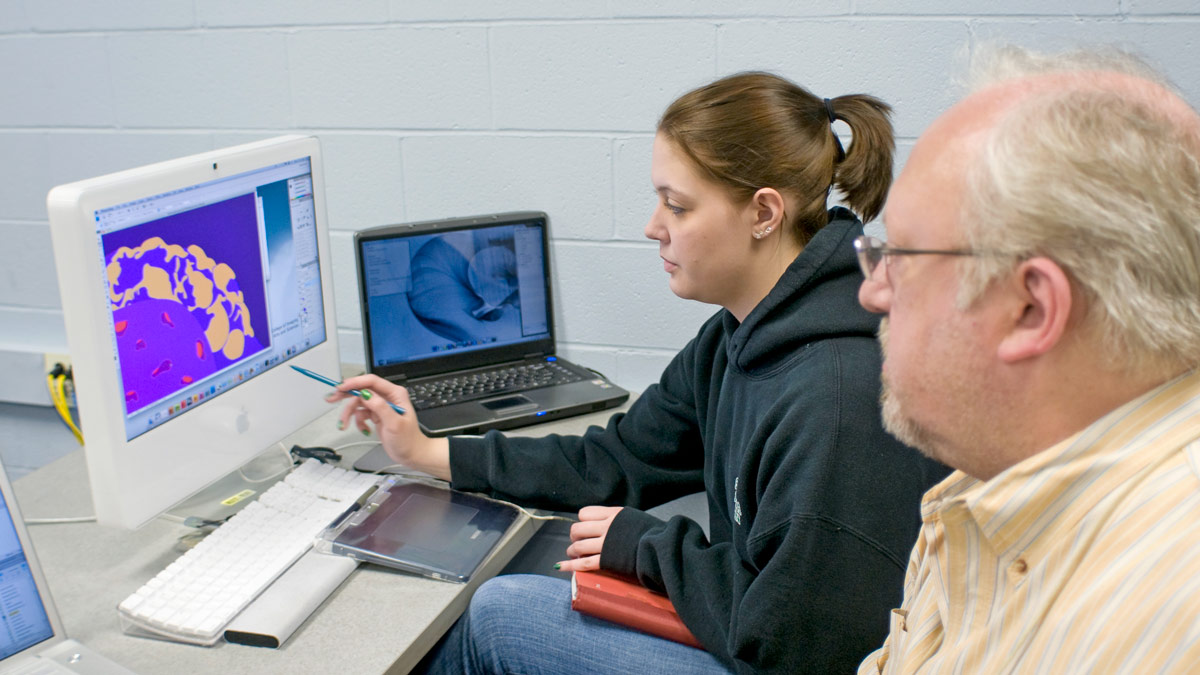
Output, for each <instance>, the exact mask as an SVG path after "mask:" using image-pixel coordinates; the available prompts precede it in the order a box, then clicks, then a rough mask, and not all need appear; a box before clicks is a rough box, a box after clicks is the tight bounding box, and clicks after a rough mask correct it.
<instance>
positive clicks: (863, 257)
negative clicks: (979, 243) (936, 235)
mask: <svg viewBox="0 0 1200 675" xmlns="http://www.w3.org/2000/svg"><path fill="white" fill-rule="evenodd" d="M854 252H855V253H857V254H858V266H859V267H860V268H861V269H862V273H863V276H864V277H866V278H868V279H870V278H872V276H873V275H874V274H875V269H876V268H877V267H879V263H881V262H883V259H884V258H886V257H887V256H889V255H979V251H975V250H973V249H969V248H940V249H935V248H893V247H891V246H888V245H887V242H884V241H881V240H879V239H876V238H875V237H869V236H867V235H863V236H861V237H856V238H855V239H854Z"/></svg>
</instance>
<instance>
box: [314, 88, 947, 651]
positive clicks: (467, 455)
mask: <svg viewBox="0 0 1200 675" xmlns="http://www.w3.org/2000/svg"><path fill="white" fill-rule="evenodd" d="M889 114H890V108H889V107H888V106H887V105H886V104H884V103H883V102H881V101H879V100H877V99H875V98H872V97H870V96H865V95H851V96H841V97H838V98H835V99H821V98H817V97H815V96H813V95H812V94H810V93H809V92H807V91H806V90H804V89H802V88H800V87H798V86H796V85H794V84H792V83H790V82H788V81H786V80H784V79H781V78H779V77H776V76H774V75H770V74H766V73H742V74H738V75H733V76H730V77H726V78H723V79H721V80H718V81H716V82H714V83H712V84H710V85H707V86H705V87H702V88H700V89H697V90H695V91H692V92H690V93H688V94H685V95H684V96H683V97H681V98H679V99H678V100H677V101H675V102H674V103H672V104H671V106H670V107H669V108H668V109H667V111H666V113H664V115H663V117H662V120H661V121H660V122H659V125H658V133H657V135H656V136H655V139H654V150H653V156H652V171H651V179H652V181H653V184H654V189H655V191H656V192H657V193H658V195H659V204H658V206H657V207H656V208H655V211H654V213H653V215H652V216H651V218H650V221H649V223H647V225H646V236H647V237H649V238H651V239H653V240H655V241H657V242H658V243H659V254H660V255H661V257H662V260H663V268H664V270H665V271H666V273H667V274H668V275H669V277H670V281H669V284H670V286H671V290H672V291H673V292H674V293H675V294H676V295H678V296H680V297H682V298H689V299H693V300H698V301H701V302H707V303H713V304H718V305H720V306H722V307H723V308H724V309H723V310H721V311H719V312H717V314H715V315H714V316H713V317H712V318H711V319H709V320H708V321H707V322H706V323H705V324H704V325H703V326H702V327H701V328H700V332H699V333H698V334H697V335H696V337H695V338H694V339H693V340H692V341H691V342H690V343H689V344H688V345H687V346H686V347H685V348H684V349H683V351H681V352H680V353H679V354H678V356H676V357H675V359H674V360H673V361H672V362H671V364H670V365H669V366H668V367H667V369H666V371H665V372H664V373H663V375H662V379H661V381H660V382H659V383H658V384H657V385H655V386H651V387H649V388H648V389H647V390H646V391H644V392H643V393H642V394H641V396H640V397H638V399H637V400H636V402H634V404H633V405H632V406H631V407H630V409H629V411H628V412H627V413H624V414H616V415H614V416H613V417H612V419H611V420H610V421H609V423H608V426H607V428H605V429H601V428H599V427H593V428H591V429H590V430H589V431H588V432H587V433H586V434H584V435H583V436H576V437H555V436H551V437H546V438H516V437H514V438H509V437H506V436H504V435H503V434H501V433H498V432H491V433H489V434H487V435H486V436H484V437H482V438H463V437H460V438H450V439H445V438H438V439H433V438H427V437H425V436H424V435H423V434H422V433H421V431H420V429H419V428H418V426H417V420H416V416H415V415H414V414H411V413H410V414H406V415H398V414H396V413H395V412H393V411H392V410H391V408H389V407H388V406H387V401H392V402H394V403H397V404H399V405H401V406H404V407H406V408H408V409H409V410H411V409H412V406H411V404H410V401H409V398H408V395H407V393H406V391H405V390H404V389H402V388H400V387H397V386H394V385H391V384H389V383H387V382H384V381H383V380H380V379H379V378H376V377H373V376H362V377H356V378H352V379H349V380H347V381H346V382H344V383H342V385H341V386H340V387H339V390H340V391H339V393H335V394H333V395H332V396H331V400H339V399H342V398H347V395H346V394H345V393H342V392H345V391H347V390H349V389H353V388H368V389H370V390H372V391H373V392H375V393H377V394H380V396H374V397H370V398H368V399H367V400H359V399H354V400H352V401H351V402H350V403H349V405H348V406H347V407H346V409H345V410H344V411H343V413H342V422H341V423H343V424H344V423H347V422H350V421H351V419H353V421H354V422H356V423H357V425H358V426H359V428H361V429H363V430H364V431H365V430H367V429H368V426H367V424H368V422H369V423H370V424H372V425H374V426H375V428H376V429H377V431H378V433H379V437H380V439H381V441H382V442H383V444H384V447H385V448H386V449H387V452H388V454H389V455H390V456H391V457H392V458H393V459H395V460H396V461H397V462H399V463H401V464H404V465H407V466H410V467H413V468H416V469H420V470H423V471H426V472H429V473H432V474H434V475H437V476H440V477H442V478H445V479H447V480H450V481H452V485H453V487H455V488H458V489H462V490H470V491H478V492H486V493H489V494H493V495H495V496H497V497H501V498H503V499H508V500H513V501H517V502H521V503H524V504H527V505H531V506H536V507H544V508H552V509H557V510H567V509H576V508H581V507H582V509H581V510H580V512H579V522H578V523H576V524H574V525H573V526H572V527H571V539H572V543H571V545H570V547H569V548H568V549H567V552H566V553H567V557H568V559H567V560H565V561H563V562H562V563H560V566H561V569H564V570H581V569H596V568H602V569H605V570H611V571H613V572H616V573H619V574H624V575H628V576H630V577H634V578H636V579H638V580H639V581H640V582H641V583H642V584H644V585H645V586H648V587H650V588H654V589H656V590H660V591H663V592H665V593H666V594H667V595H668V596H669V597H670V598H671V600H672V602H673V603H674V604H675V607H676V609H677V610H678V611H679V615H680V617H681V618H682V619H683V621H684V623H685V624H686V625H687V626H688V628H690V629H691V631H692V633H693V634H695V636H696V637H697V638H698V639H699V640H700V642H701V643H702V644H703V645H704V647H705V648H706V650H707V651H701V650H696V649H692V648H690V647H686V646H683V645H679V644H676V643H673V642H667V641H665V640H660V639H658V638H654V637H650V636H647V635H644V634H641V633H638V632H634V631H631V630H626V629H624V628H622V627H619V626H615V625H613V624H608V623H607V622H603V621H598V620H593V619H590V618H587V617H584V616H582V615H579V614H578V613H576V612H572V611H571V610H570V609H569V595H570V591H569V587H568V582H567V581H565V580H562V579H557V578H551V577H543V576H534V575H514V576H506V577H498V578H496V579H493V580H491V581H489V582H488V583H486V584H484V585H483V586H482V587H481V588H480V589H479V591H478V592H477V593H476V595H475V597H474V599H473V600H472V602H471V606H470V609H469V610H468V611H467V613H466V614H465V615H464V617H463V619H462V620H460V621H459V623H458V624H457V625H456V626H455V627H454V628H453V629H452V630H451V632H450V633H449V634H448V635H447V637H446V639H445V640H444V641H443V643H442V644H441V645H440V646H439V648H438V651H437V653H435V654H434V655H433V657H432V658H431V670H434V671H437V672H454V673H461V672H505V673H507V672H522V673H531V672H571V673H578V672H605V671H618V672H639V673H655V672H672V673H676V672H696V671H699V672H706V671H712V672H725V671H728V670H731V669H733V670H739V671H741V670H755V671H757V670H776V669H778V670H787V671H789V672H807V671H813V672H851V671H853V670H854V669H856V668H857V666H858V663H859V662H860V661H861V659H862V658H863V656H864V655H866V654H867V653H869V652H870V651H871V650H872V649H874V648H875V647H877V646H878V644H879V643H880V641H881V640H882V638H883V637H884V636H885V635H886V633H887V630H888V618H889V611H890V610H891V609H892V608H893V607H896V606H897V603H898V602H899V601H900V598H901V595H902V583H903V579H904V572H905V567H906V564H907V560H908V555H909V551H910V549H911V548H912V544H913V542H914V540H915V538H916V535H917V529H918V524H919V514H918V504H919V501H920V497H921V495H922V493H923V492H924V491H925V490H926V488H928V487H930V486H932V485H933V484H934V483H935V482H937V480H939V479H940V478H941V477H942V476H943V475H944V474H945V473H946V470H945V469H944V468H943V467H941V466H940V465H937V464H934V463H933V462H931V461H929V460H927V459H924V458H922V457H921V456H919V455H918V454H917V453H915V452H914V451H912V450H910V449H909V448H907V447H905V446H903V445H901V444H900V443H899V442H897V441H896V440H895V439H893V438H892V437H890V436H889V435H887V434H886V433H885V432H884V431H883V429H882V427H881V423H880V413H879V407H878V400H879V372H880V355H879V349H878V345H877V343H876V340H875V332H876V330H877V328H878V320H877V319H876V318H875V317H874V316H872V315H871V314H869V313H867V312H866V311H865V310H863V309H862V308H861V307H860V306H859V304H858V302H857V292H858V286H859V283H860V282H861V281H862V277H861V273H860V272H859V268H858V264H857V262H856V259H855V254H854V251H853V248H852V245H851V242H852V241H853V240H854V238H855V237H856V236H858V235H859V234H861V233H862V225H861V223H860V222H859V220H858V218H856V217H855V215H854V213H852V212H851V211H850V210H848V209H845V208H841V207H838V208H833V209H829V208H828V207H827V205H826V202H827V199H828V196H829V193H830V191H831V189H832V188H833V187H837V188H838V189H840V190H841V192H842V193H843V194H844V195H845V201H846V202H847V203H848V204H849V205H850V206H851V207H852V208H853V209H854V210H855V211H857V212H858V213H860V214H861V215H862V216H863V217H864V218H865V219H871V218H873V217H875V216H876V215H877V214H878V213H879V210H880V208H881V206H882V204H883V200H884V197H885V195H886V193H887V189H888V186H889V185H890V182H891V176H892V152H893V147H894V142H893V136H892V129H891V125H890V123H889V121H888V116H889ZM834 120H842V121H844V122H845V123H846V124H847V125H849V127H850V129H851V131H852V133H853V142H852V143H851V144H850V146H849V149H848V151H846V152H843V148H842V146H841V144H840V143H839V141H838V139H837V137H836V136H835V135H834V132H833V130H832V128H831V124H832V123H833V121H834ZM364 398H366V397H364ZM701 489H704V490H706V491H707V493H708V504H709V517H710V523H709V535H708V536H705V534H704V532H703V530H702V529H701V527H700V525H699V524H697V523H696V522H694V521H691V520H688V519H686V518H682V517H676V518H673V519H671V520H670V521H668V522H664V521H661V520H659V519H657V518H655V517H653V516H651V515H649V514H647V513H645V512H644V511H642V510H639V509H642V508H648V507H651V506H655V505H657V504H660V503H663V502H666V501H669V500H671V499H673V498H675V497H678V496H680V495H684V494H688V493H691V492H696V491H699V490H701ZM596 505H603V506H596Z"/></svg>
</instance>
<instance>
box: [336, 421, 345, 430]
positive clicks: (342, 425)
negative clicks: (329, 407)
mask: <svg viewBox="0 0 1200 675" xmlns="http://www.w3.org/2000/svg"><path fill="white" fill-rule="evenodd" d="M337 428H338V431H341V430H342V429H345V428H346V423H345V422H343V421H341V420H338V423H337Z"/></svg>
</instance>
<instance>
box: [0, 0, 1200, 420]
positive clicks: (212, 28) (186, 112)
mask: <svg viewBox="0 0 1200 675" xmlns="http://www.w3.org/2000/svg"><path fill="white" fill-rule="evenodd" d="M993 39H994V40H1004V41H1012V42H1017V43H1022V44H1027V45H1034V46H1042V47H1051V48H1052V47H1061V46H1067V45H1070V44H1075V43H1081V42H1082V43H1095V42H1104V43H1118V44H1121V45H1125V46H1128V47H1132V48H1133V49H1136V50H1138V51H1140V52H1142V53H1143V54H1145V55H1146V56H1147V57H1149V58H1150V59H1151V60H1152V61H1154V62H1156V63H1158V64H1159V65H1160V66H1161V67H1162V68H1164V69H1165V70H1166V71H1167V73H1168V75H1169V76H1170V77H1171V78H1172V79H1173V80H1174V81H1175V82H1176V83H1177V84H1178V85H1179V86H1180V87H1181V88H1182V90H1183V91H1184V93H1185V94H1186V96H1187V97H1188V99H1189V100H1190V101H1191V102H1192V103H1193V105H1195V104H1196V103H1197V102H1200V60H1198V59H1196V58H1195V55H1196V54H1197V53H1200V50H1198V49H1197V47H1198V45H1197V41H1198V40H1200V0H1059V1H1056V2H1045V1H1044V0H1012V1H1004V0H1001V1H999V2H997V1H995V0H990V1H983V0H962V1H951V0H912V1H907V2H892V1H888V0H806V1H804V2H797V1H794V0H756V1H749V2H737V3H734V2H717V1H715V0H701V1H696V2H690V1H686V0H659V1H646V0H599V1H590V2H584V1H580V0H567V1H564V0H514V1H506V2H493V1H484V0H468V1H453V0H452V1H446V0H437V1H435V0H356V1H349V2H338V3H323V2H317V1H316V0H305V1H300V2H296V1H295V0H290V1H285V0H257V1H255V2H239V1H236V0H120V1H118V0H61V1H53V0H50V1H47V0H5V1H4V2H0V158H2V159H3V161H0V401H15V402H19V403H35V404H36V403H43V404H44V403H48V401H49V399H48V397H47V396H46V395H45V393H44V380H43V379H42V372H41V371H42V353H43V352H47V351H63V350H65V341H64V339H63V335H62V319H61V313H60V309H59V307H60V303H59V295H58V293H59V291H58V284H57V281H56V278H55V274H54V260H53V253H52V251H51V246H50V236H49V228H48V225H47V222H46V211H45V195H46V192H47V190H49V189H50V188H51V187H52V186H54V185H56V184H59V183H64V182H68V181H73V180H78V179H82V178H86V177H90V176H94V175H99V174H103V173H107V172H111V171H115V170H119V169H124V168H128V167H132V166H137V165H140V164H145V163H148V162H152V161H158V160H163V159H168V158H172V157H176V156H180V155H185V154H190V153H193V152H200V151H204V150H208V149H212V148H216V147H222V146H226V145H232V144H236V143H241V142H246V141H250V140H255V139H259V138H265V137H269V136H273V135H277V134H281V133H291V132H304V133H314V134H317V135H319V136H320V138H321V139H322V142H323V144H324V149H325V164H326V172H327V188H328V200H327V203H328V216H329V222H330V225H331V228H332V240H333V251H334V256H333V257H334V259H333V265H334V272H335V286H336V287H335V289H334V292H335V293H336V302H337V315H338V325H339V336H340V343H341V349H342V355H343V359H344V360H346V361H350V362H360V363H361V360H362V344H361V332H360V320H359V311H358V297H357V290H356V284H355V277H354V264H353V253H352V250H351V238H352V235H353V232H354V231H356V230H358V229H361V228H365V227H370V226H374V225H381V224H386V223H393V222H401V221H407V220H419V219H427V218H434V217H440V216H454V215H468V214H477V213H484V212H489V211H500V210H517V209H540V210H545V211H547V212H548V213H549V214H550V217H551V225H552V229H553V233H554V247H553V257H554V267H555V274H556V279H557V285H558V298H557V301H558V321H559V326H560V335H559V337H560V341H561V343H562V345H563V349H564V352H565V353H566V354H567V355H568V356H570V357H571V358H574V359H577V360H579V361H580V362H582V363H585V364H587V365H590V366H592V367H594V368H596V369H598V370H601V371H603V372H605V373H607V374H608V375H609V376H611V377H612V378H613V379H615V380H616V381H617V382H619V383H621V384H622V385H624V386H626V387H628V388H631V389H635V390H640V389H643V388H645V386H647V385H648V384H650V383H651V382H653V381H655V380H656V379H657V378H658V376H659V374H660V373H661V371H662V369H663V367H664V366H665V365H666V363H667V362H668V361H669V360H670V358H671V356H672V355H673V354H674V353H675V352H676V351H677V350H678V349H679V348H680V347H682V346H683V345H684V344H685V343H686V341H687V340H688V339H689V338H690V337H691V336H692V335H693V334H694V332H695V330H696V328H697V327H698V326H699V324H700V323H701V322H702V321H703V320H704V319H705V318H706V317H708V316H709V315H711V314H712V313H713V312H714V311H715V309H716V308H714V307H712V306H706V305H701V304H698V303H694V302H687V301H683V300H680V299H678V298H675V297H674V296H673V295H672V294H671V293H670V291H669V289H668V288H667V283H666V282H667V279H666V277H665V274H664V273H663V271H662V267H661V264H660V262H659V261H658V258H657V253H656V251H657V247H656V245H655V244H654V243H652V242H649V241H647V240H646V239H644V238H643V236H642V226H643V224H644V221H645V218H646V216H647V215H648V214H649V212H650V210H651V208H652V206H653V203H654V195H653V191H652V189H651V187H650V182H649V156H650V144H651V140H652V137H653V129H654V124H655V122H656V120H657V117H658V115H659V114H660V113H661V111H662V109H663V108H664V107H665V106H666V105H667V104H668V103H669V102H670V101H671V100H672V99H673V98H674V97H676V96H678V95H679V94H681V93H683V92H684V91H686V90H688V89H690V88H693V87H695V86H698V85H700V84H703V83H705V82H707V81H709V80H712V79H714V78H716V77H718V76H720V75H724V74H727V73H731V72H735V71H739V70H746V69H765V70H771V71H775V72H778V73H781V74H783V75H785V76H787V77H789V78H792V79H794V80H796V81H798V82H801V83H802V84H805V85H806V86H808V87H809V88H811V89H812V90H813V91H814V92H815V93H817V94H818V95H821V96H835V95H839V94H844V93H850V92H857V91H863V92H869V93H873V94H876V95H878V96H881V97H882V98H884V99H885V100H887V101H889V102H890V103H892V104H893V105H894V106H895V108H896V116H895V123H896V128H897V131H898V133H899V142H900V153H899V159H900V161H901V162H903V159H904V158H905V157H906V156H907V151H908V149H909V148H911V145H912V142H913V140H914V139H915V138H916V136H917V135H918V134H919V133H920V131H921V130H922V129H923V128H924V127H925V126H926V125H927V124H928V123H929V122H930V121H931V120H932V119H933V118H934V117H935V116H936V115H937V114H938V113H939V111H941V110H944V109H945V108H946V107H947V106H948V105H949V104H950V103H951V102H952V101H953V100H954V98H955V89H954V86H953V82H952V75H953V74H954V73H956V72H959V66H960V64H961V62H962V61H963V60H964V59H968V58H969V57H970V54H971V50H972V49H973V48H974V47H975V46H977V45H978V44H979V43H981V42H982V41H985V40H993Z"/></svg>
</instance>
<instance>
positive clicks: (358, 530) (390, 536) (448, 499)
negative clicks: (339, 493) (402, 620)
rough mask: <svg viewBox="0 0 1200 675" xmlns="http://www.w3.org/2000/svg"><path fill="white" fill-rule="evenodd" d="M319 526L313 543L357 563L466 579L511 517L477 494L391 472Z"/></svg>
mask: <svg viewBox="0 0 1200 675" xmlns="http://www.w3.org/2000/svg"><path fill="white" fill-rule="evenodd" d="M360 504H361V505H357V504H356V505H355V506H353V507H351V508H350V509H348V510H347V512H346V513H345V514H344V515H343V516H342V517H341V518H340V519H338V520H336V521H334V523H333V524H332V525H330V526H329V528H327V529H326V530H325V532H324V533H323V534H322V535H321V537H320V538H319V539H318V540H317V542H316V543H315V544H314V547H315V548H316V549H317V550H319V551H323V552H326V553H333V554H336V555H343V556H347V557H350V558H354V559H355V560H361V561H363V562H370V563H376V564H378V565H384V566H386V567H392V568H395V569H399V570H403V571H405V572H411V573H414V574H420V575H423V576H427V577H431V578H434V579H440V580H442V581H451V582H457V583H466V582H467V581H469V580H470V578H471V575H472V574H473V573H474V572H475V570H476V569H477V568H478V567H479V565H480V563H482V562H483V560H484V558H486V557H487V556H488V554H489V553H491V551H492V549H493V548H494V547H495V545H496V543H497V542H499V541H500V539H501V538H502V537H503V536H504V534H505V533H506V532H507V531H508V528H509V527H510V526H511V525H512V524H513V523H514V522H515V521H516V519H517V509H516V508H514V507H512V506H510V505H508V504H504V503H502V502H498V501H495V500H491V499H488V498H486V497H481V496H479V495H473V494H468V493H465V492H458V491H456V490H451V489H449V488H445V487H435V486H433V485H428V484H425V483H421V482H417V481H409V480H404V479H401V478H396V477H392V478H389V479H388V480H386V481H384V482H383V483H382V484H381V485H380V487H379V489H378V490H376V491H375V492H374V493H372V494H370V495H369V496H367V497H366V498H365V499H364V500H362V501H360Z"/></svg>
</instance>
